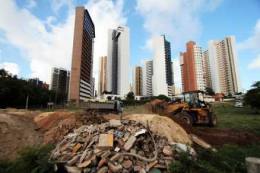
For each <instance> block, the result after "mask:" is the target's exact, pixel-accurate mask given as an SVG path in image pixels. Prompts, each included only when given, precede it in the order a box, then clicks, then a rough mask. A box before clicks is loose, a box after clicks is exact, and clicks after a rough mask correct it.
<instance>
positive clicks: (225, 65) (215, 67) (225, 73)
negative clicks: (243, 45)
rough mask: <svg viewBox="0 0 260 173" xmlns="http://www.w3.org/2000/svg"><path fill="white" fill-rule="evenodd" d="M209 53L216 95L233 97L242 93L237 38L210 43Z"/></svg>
mask: <svg viewBox="0 0 260 173" xmlns="http://www.w3.org/2000/svg"><path fill="white" fill-rule="evenodd" d="M208 51H209V63H210V69H211V79H212V88H213V90H214V91H215V93H223V94H225V95H233V94H235V93H236V92H240V80H239V73H238V66H237V63H238V62H237V52H236V41H235V37H234V36H229V37H226V38H224V39H223V40H220V41H216V40H211V41H209V50H208Z"/></svg>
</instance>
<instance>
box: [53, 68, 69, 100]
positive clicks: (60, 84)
mask: <svg viewBox="0 0 260 173" xmlns="http://www.w3.org/2000/svg"><path fill="white" fill-rule="evenodd" d="M69 82H70V72H69V71H67V70H65V69H63V68H53V69H52V78H51V87H50V89H51V90H52V91H54V92H55V100H56V101H57V97H58V96H59V97H61V99H62V100H63V101H67V99H68V92H69Z"/></svg>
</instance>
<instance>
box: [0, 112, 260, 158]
mask: <svg viewBox="0 0 260 173" xmlns="http://www.w3.org/2000/svg"><path fill="white" fill-rule="evenodd" d="M38 114H40V112H28V111H18V110H0V160H2V159H14V158H15V157H16V156H17V151H19V150H20V149H22V148H24V147H25V146H32V145H37V144H43V143H55V142H57V141H59V140H60V139H61V138H62V137H63V136H64V135H66V134H67V133H69V132H71V131H72V130H73V129H74V128H75V127H78V126H80V125H82V124H92V123H93V122H94V121H97V122H96V123H100V122H103V121H106V120H109V119H119V118H120V116H119V115H114V114H110V115H106V116H104V118H105V119H106V120H105V119H102V116H99V117H98V118H93V117H90V116H88V115H87V113H84V115H83V114H82V113H81V114H75V113H70V112H66V111H65V112H54V113H52V116H51V117H52V118H50V119H48V120H47V121H46V120H43V121H38V123H37V124H38V126H37V125H36V124H35V122H34V120H33V119H34V117H35V116H37V115H38ZM127 114H128V115H125V116H131V114H129V113H127ZM47 115H48V113H47V114H45V115H44V116H47ZM44 116H43V117H44ZM123 118H124V116H123ZM38 120H41V119H38ZM178 123H179V124H180V125H181V126H182V127H183V128H184V129H185V130H186V131H187V132H188V133H193V134H196V135H197V136H199V137H200V138H202V139H203V140H205V141H206V142H208V143H209V144H211V145H213V146H222V145H224V144H238V145H247V144H253V143H256V142H260V136H257V135H255V134H253V133H250V132H247V131H238V130H234V129H218V128H208V127H190V126H185V125H183V124H181V123H180V122H178Z"/></svg>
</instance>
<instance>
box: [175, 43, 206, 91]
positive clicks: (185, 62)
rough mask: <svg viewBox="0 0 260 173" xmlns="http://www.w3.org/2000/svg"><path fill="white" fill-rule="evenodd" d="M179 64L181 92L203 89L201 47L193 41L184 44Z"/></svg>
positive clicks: (203, 72)
mask: <svg viewBox="0 0 260 173" xmlns="http://www.w3.org/2000/svg"><path fill="white" fill-rule="evenodd" d="M180 66H181V77H182V90H183V92H188V91H196V90H201V91H205V88H206V82H205V71H204V68H203V53H202V48H201V47H199V46H197V45H196V43H195V42H193V41H189V42H188V43H187V44H186V52H181V53H180Z"/></svg>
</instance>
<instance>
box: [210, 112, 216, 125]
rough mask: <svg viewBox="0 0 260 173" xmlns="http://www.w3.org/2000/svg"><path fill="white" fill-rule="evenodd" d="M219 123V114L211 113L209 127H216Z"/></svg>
mask: <svg viewBox="0 0 260 173" xmlns="http://www.w3.org/2000/svg"><path fill="white" fill-rule="evenodd" d="M216 125H217V116H216V114H214V113H212V112H211V113H209V127H214V126H216Z"/></svg>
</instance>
